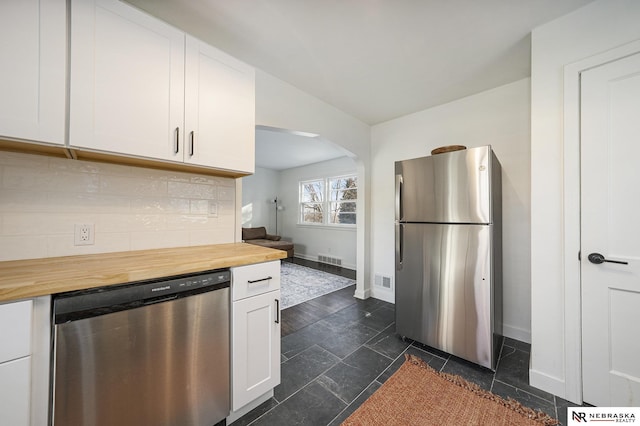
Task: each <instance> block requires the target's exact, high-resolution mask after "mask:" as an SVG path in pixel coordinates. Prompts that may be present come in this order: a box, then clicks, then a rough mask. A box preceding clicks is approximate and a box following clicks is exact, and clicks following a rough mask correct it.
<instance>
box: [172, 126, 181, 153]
mask: <svg viewBox="0 0 640 426" xmlns="http://www.w3.org/2000/svg"><path fill="white" fill-rule="evenodd" d="M178 152H180V127H176V141H175V145H174V147H173V153H174V154H177V153H178Z"/></svg>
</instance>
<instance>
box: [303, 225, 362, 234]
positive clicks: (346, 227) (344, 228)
mask: <svg viewBox="0 0 640 426" xmlns="http://www.w3.org/2000/svg"><path fill="white" fill-rule="evenodd" d="M296 227H297V228H308V229H322V230H330V231H350V232H356V225H325V224H318V225H313V224H310V223H297V224H296Z"/></svg>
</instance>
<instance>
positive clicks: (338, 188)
mask: <svg viewBox="0 0 640 426" xmlns="http://www.w3.org/2000/svg"><path fill="white" fill-rule="evenodd" d="M357 183H358V181H357V178H356V177H355V176H347V177H340V178H333V179H329V188H330V190H329V191H330V192H329V200H330V203H329V212H330V215H329V223H332V224H347V225H355V223H356V202H357V200H358V186H357Z"/></svg>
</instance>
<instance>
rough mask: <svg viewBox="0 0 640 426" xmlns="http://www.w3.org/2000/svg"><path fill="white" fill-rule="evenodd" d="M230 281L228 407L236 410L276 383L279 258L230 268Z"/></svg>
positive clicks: (278, 321)
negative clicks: (230, 367)
mask: <svg viewBox="0 0 640 426" xmlns="http://www.w3.org/2000/svg"><path fill="white" fill-rule="evenodd" d="M231 285H232V294H233V303H232V308H231V311H232V332H231V334H232V343H231V353H232V380H231V383H232V398H231V399H232V407H231V408H232V410H233V411H237V410H239V409H241V408H242V407H244V406H245V405H247V404H249V403H250V402H252V401H253V400H255V399H256V398H258V397H260V396H262V395H263V394H265V393H266V392H269V391H270V390H272V389H273V388H274V387H275V386H277V385H278V384H280V262H279V261H276V262H267V263H261V264H256V265H249V266H243V267H238V268H232V284H231ZM248 289H250V290H249V291H248ZM259 289H262V291H260V290H259Z"/></svg>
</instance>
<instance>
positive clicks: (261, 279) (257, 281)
mask: <svg viewBox="0 0 640 426" xmlns="http://www.w3.org/2000/svg"><path fill="white" fill-rule="evenodd" d="M271 279H273V277H267V278H260V279H259V280H253V281H252V280H247V282H248V283H249V284H255V283H259V282H261V281H269V280H271Z"/></svg>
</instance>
